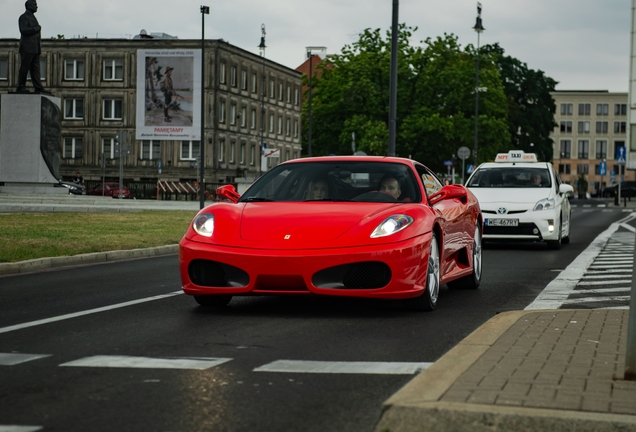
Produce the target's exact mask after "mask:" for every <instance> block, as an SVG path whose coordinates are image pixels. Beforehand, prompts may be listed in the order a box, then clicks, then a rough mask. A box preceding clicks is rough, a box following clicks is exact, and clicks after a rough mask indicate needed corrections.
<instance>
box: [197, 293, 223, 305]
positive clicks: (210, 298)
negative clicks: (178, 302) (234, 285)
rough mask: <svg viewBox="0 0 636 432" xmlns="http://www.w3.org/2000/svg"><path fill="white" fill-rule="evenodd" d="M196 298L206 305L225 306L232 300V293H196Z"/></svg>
mask: <svg viewBox="0 0 636 432" xmlns="http://www.w3.org/2000/svg"><path fill="white" fill-rule="evenodd" d="M194 300H196V302H197V303H199V304H200V305H201V306H204V307H223V306H226V305H227V304H228V303H229V302H230V300H232V296H231V295H195V296H194Z"/></svg>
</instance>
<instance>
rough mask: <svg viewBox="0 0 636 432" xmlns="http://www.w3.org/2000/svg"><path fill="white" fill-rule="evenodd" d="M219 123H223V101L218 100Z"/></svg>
mask: <svg viewBox="0 0 636 432" xmlns="http://www.w3.org/2000/svg"><path fill="white" fill-rule="evenodd" d="M219 123H225V101H223V100H222V101H220V102H219Z"/></svg>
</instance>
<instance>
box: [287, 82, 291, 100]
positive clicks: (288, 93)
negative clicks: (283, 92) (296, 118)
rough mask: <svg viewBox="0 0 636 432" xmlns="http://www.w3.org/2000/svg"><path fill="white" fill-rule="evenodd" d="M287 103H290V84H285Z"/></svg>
mask: <svg viewBox="0 0 636 432" xmlns="http://www.w3.org/2000/svg"><path fill="white" fill-rule="evenodd" d="M287 103H291V86H290V85H289V84H287Z"/></svg>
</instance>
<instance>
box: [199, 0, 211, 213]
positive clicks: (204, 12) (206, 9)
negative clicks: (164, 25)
mask: <svg viewBox="0 0 636 432" xmlns="http://www.w3.org/2000/svg"><path fill="white" fill-rule="evenodd" d="M209 13H210V8H209V7H208V6H201V138H200V141H199V178H200V181H199V208H200V209H203V207H205V170H204V168H205V157H204V153H205V16H206V15H208V14H209Z"/></svg>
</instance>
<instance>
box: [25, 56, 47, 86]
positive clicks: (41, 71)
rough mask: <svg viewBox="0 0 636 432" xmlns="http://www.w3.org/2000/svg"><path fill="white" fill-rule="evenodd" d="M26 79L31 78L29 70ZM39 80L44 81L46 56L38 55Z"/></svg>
mask: <svg viewBox="0 0 636 432" xmlns="http://www.w3.org/2000/svg"><path fill="white" fill-rule="evenodd" d="M27 80H31V72H27ZM40 81H46V58H45V57H40Z"/></svg>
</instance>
